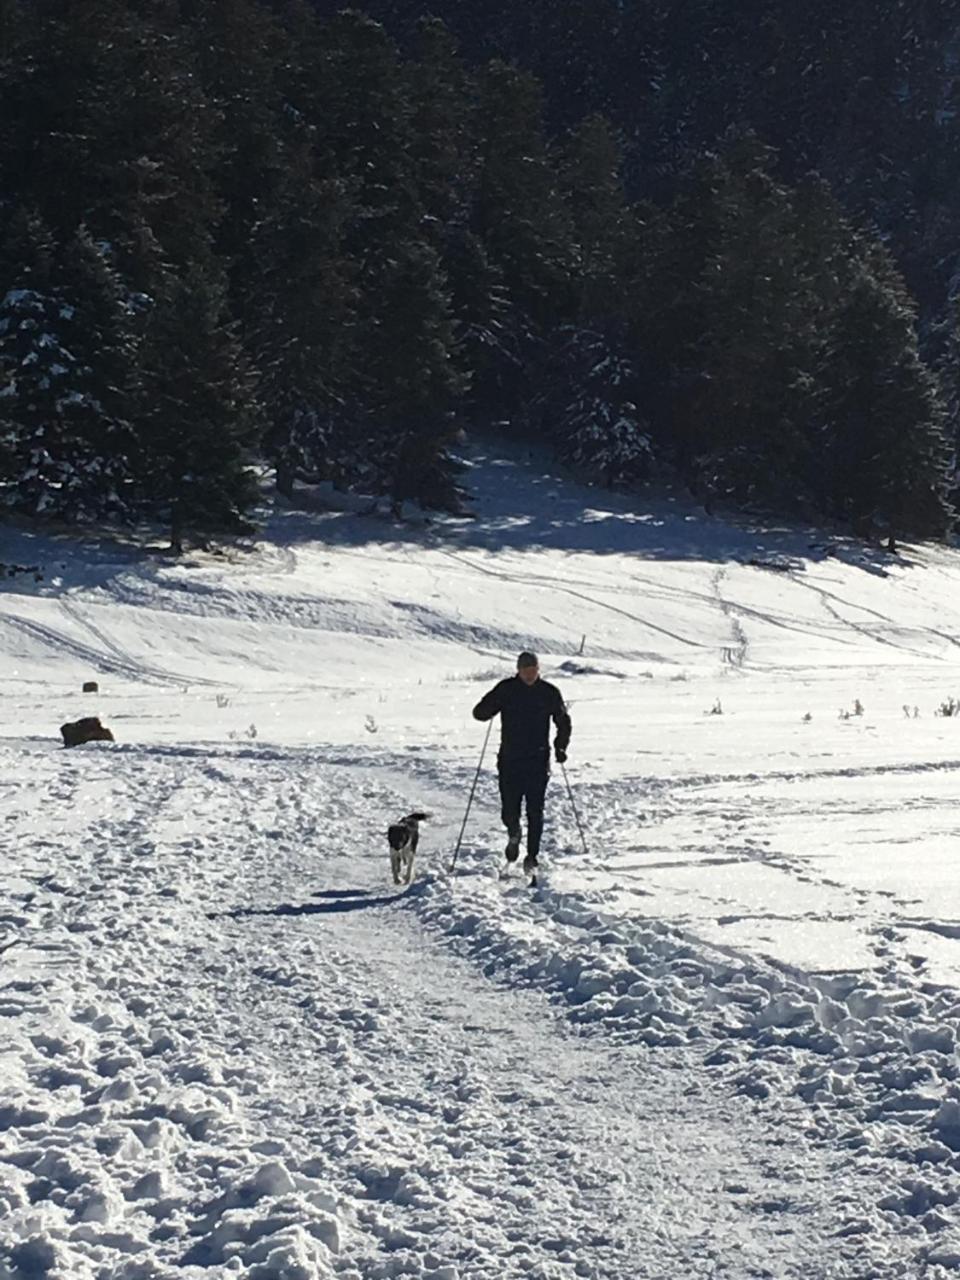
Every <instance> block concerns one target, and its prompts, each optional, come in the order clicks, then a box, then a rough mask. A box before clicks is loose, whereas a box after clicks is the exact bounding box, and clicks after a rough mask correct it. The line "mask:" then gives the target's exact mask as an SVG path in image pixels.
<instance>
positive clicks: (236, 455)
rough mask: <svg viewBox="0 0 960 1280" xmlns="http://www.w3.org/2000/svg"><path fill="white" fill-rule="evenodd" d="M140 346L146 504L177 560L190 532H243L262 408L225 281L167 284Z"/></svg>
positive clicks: (205, 278) (178, 279) (193, 276)
mask: <svg viewBox="0 0 960 1280" xmlns="http://www.w3.org/2000/svg"><path fill="white" fill-rule="evenodd" d="M144 346H145V350H144V357H143V393H144V394H143V411H142V421H143V429H144V443H145V462H146V471H147V476H148V483H147V485H146V486H145V495H144V496H145V499H146V500H147V502H148V504H149V506H150V507H151V508H152V509H153V510H156V511H158V512H159V513H160V514H163V515H165V516H166V518H167V520H168V521H169V526H170V545H171V549H172V550H173V551H175V552H177V553H179V552H181V551H182V550H183V545H184V539H185V537H186V535H187V534H188V533H190V532H193V533H196V532H200V533H203V532H208V531H212V530H227V531H231V530H232V531H238V530H242V529H245V528H248V527H249V526H248V524H247V522H246V519H245V513H246V511H247V510H248V509H249V507H250V506H251V504H252V503H253V501H254V499H255V497H256V486H255V483H254V477H253V475H252V472H251V469H250V466H249V454H248V449H249V447H250V446H251V445H252V444H253V443H254V442H255V440H256V435H257V431H258V427H259V423H258V421H257V415H258V409H259V406H258V404H257V401H256V398H255V385H254V379H253V377H252V375H251V373H250V371H249V369H248V368H247V366H246V362H245V360H244V357H243V354H242V351H241V348H240V344H239V342H238V340H237V337H236V333H235V331H234V328H233V327H232V326H231V325H230V323H229V322H228V319H227V316H226V311H225V285H224V282H223V279H222V277H218V276H216V275H214V274H212V273H210V272H209V271H204V269H203V268H202V267H201V266H199V265H198V266H196V267H194V268H193V269H192V270H189V271H188V272H187V273H186V274H185V275H183V276H170V277H168V279H167V281H166V283H165V287H164V288H163V290H162V291H161V293H160V294H159V297H158V299H157V301H156V303H155V306H154V310H153V313H152V314H151V316H150V322H149V326H148V329H147V333H146V337H145V343H144Z"/></svg>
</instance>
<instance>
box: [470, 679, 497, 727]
mask: <svg viewBox="0 0 960 1280" xmlns="http://www.w3.org/2000/svg"><path fill="white" fill-rule="evenodd" d="M503 685H504V682H503V681H502V680H501V681H500V683H499V684H495V685H494V686H493V688H492V689H491V690H490V692H489V693H485V694H484V695H483V697H482V698H481V699H480V701H479V702H478V703H477V705H476V706H475V707H474V708H473V718H474V720H492V719H493V717H494V716H495V715H496V714H497V712H498V711H502V710H503Z"/></svg>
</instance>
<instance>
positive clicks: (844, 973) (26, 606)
mask: <svg viewBox="0 0 960 1280" xmlns="http://www.w3.org/2000/svg"><path fill="white" fill-rule="evenodd" d="M470 464H471V465H470V470H469V472H468V477H467V483H468V485H469V488H470V490H471V493H472V495H473V505H474V508H475V512H476V514H475V517H474V518H470V519H441V520H437V521H434V522H431V523H429V524H423V523H415V522H411V523H407V524H397V523H393V522H391V521H388V520H384V519H382V518H378V517H374V516H369V515H364V514H362V513H358V512H342V511H327V512H324V511H322V510H321V509H320V508H321V507H322V502H323V495H322V494H317V495H310V496H309V497H310V501H309V503H307V502H306V500H305V502H304V509H302V510H295V509H288V510H284V511H280V512H278V513H276V514H274V515H273V516H272V517H271V519H270V522H269V524H268V526H267V528H266V529H265V530H264V533H263V535H262V537H261V538H260V539H259V540H258V541H257V542H256V543H255V544H254V545H252V546H251V547H249V548H247V549H238V550H236V551H232V552H231V553H230V554H229V555H223V556H217V555H213V554H195V555H192V556H188V557H187V558H186V560H185V561H183V562H181V563H173V562H169V561H166V560H164V559H163V558H162V557H145V556H143V555H142V554H141V553H140V552H138V551H137V550H136V549H135V548H126V547H124V546H121V545H118V544H107V543H99V542H98V543H93V542H87V543H82V542H73V541H68V540H54V539H49V538H46V539H45V538H41V537H38V536H33V535H28V534H26V533H22V532H13V531H10V530H4V531H3V534H2V535H0V536H2V541H0V560H3V561H5V562H7V563H15V564H20V565H38V566H39V567H40V569H41V570H42V578H41V579H40V580H39V581H34V577H33V575H29V574H22V575H18V576H17V577H15V578H12V579H9V580H7V581H5V582H3V583H0V670H2V671H3V675H4V681H3V694H4V699H3V705H4V709H5V714H4V716H3V726H2V736H0V832H2V836H0V839H2V841H3V844H2V863H0V893H2V901H0V1031H2V1034H0V1280H14V1278H16V1280H21V1277H24V1278H25V1277H33V1276H51V1277H64V1278H66V1277H70V1278H71V1280H73V1278H75V1277H76V1278H80V1280H87V1278H88V1277H89V1278H90V1280H93V1278H94V1277H96V1280H140V1278H143V1280H147V1278H150V1280H170V1278H172V1277H190V1278H191V1280H193V1278H195V1277H200V1276H204V1277H210V1276H212V1275H223V1276H238V1277H245V1278H249V1280H313V1278H314V1277H327V1276H330V1277H332V1276H336V1277H344V1278H351V1280H381V1278H383V1280H386V1278H387V1277H400V1276H411V1277H420V1278H422V1280H468V1278H469V1280H481V1278H482V1280H487V1278H489V1280H493V1278H494V1277H496V1278H501V1277H514V1276H516V1277H520V1276H524V1277H534V1278H540V1280H560V1278H561V1277H594V1278H595V1280H601V1278H603V1280H607V1278H609V1280H634V1278H635V1277H649V1278H651V1280H687V1277H719V1276H724V1277H731V1278H736V1280H739V1278H740V1277H744V1278H745V1277H760V1276H767V1277H773V1276H776V1277H797V1278H798V1280H799V1277H808V1278H809V1277H814V1278H818V1277H843V1278H853V1277H857V1278H863V1280H866V1277H878V1278H881V1277H894V1276H897V1277H917V1276H925V1277H941V1276H944V1277H945V1276H947V1275H951V1274H954V1273H955V1272H956V1271H957V1270H960V1206H958V1205H957V1201H958V1198H960V1154H958V1153H960V1080H958V1065H960V1064H958V1057H957V1035H958V1032H960V876H958V874H957V869H956V853H955V850H956V845H957V835H958V830H960V819H958V817H957V813H958V812H960V780H958V768H960V718H954V717H945V716H940V715H937V714H935V712H936V711H937V709H938V708H940V706H941V704H943V703H945V702H947V701H948V700H949V699H950V698H951V697H960V673H958V670H957V667H958V659H960V553H957V552H954V551H950V550H946V549H938V548H929V547H924V548H906V549H905V550H904V551H903V553H902V554H901V555H900V556H887V555H885V554H881V553H870V552H867V551H864V550H863V549H862V548H858V547H857V546H855V545H853V544H846V543H843V542H842V541H832V542H831V541H827V540H826V539H824V538H823V536H822V535H817V534H814V533H810V534H808V533H806V532H805V531H802V530H783V531H770V530H754V529H751V528H749V527H747V526H746V525H744V526H742V527H734V526H732V525H730V524H726V523H723V522H722V521H719V520H715V519H711V518H709V517H706V516H705V515H704V514H703V513H702V511H701V510H700V509H697V508H694V507H691V506H689V505H685V504H684V503H683V502H682V501H681V500H674V501H671V500H668V499H666V498H665V499H663V500H661V501H659V502H657V503H654V504H653V505H652V506H651V505H650V504H648V503H646V502H644V501H643V500H642V499H632V498H628V497H624V496H618V495H610V494H607V493H605V492H604V491H602V490H586V489H580V488H577V487H576V486H574V485H572V484H570V483H569V482H566V481H563V480H561V479H559V478H557V477H554V476H551V475H550V474H549V470H548V469H547V468H545V467H544V465H543V463H542V461H541V460H540V459H537V458H531V457H529V456H527V455H526V454H523V453H521V452H519V451H517V450H516V449H510V448H506V447H502V448H496V449H494V448H491V449H488V450H481V449H478V450H477V451H476V452H475V453H474V454H473V455H472V456H471V459H470ZM523 648H533V649H535V650H537V651H538V652H539V653H540V655H541V664H542V668H543V672H544V675H545V676H546V677H547V678H548V679H551V680H554V681H555V682H556V683H557V684H558V685H559V686H560V688H561V690H562V691H563V693H564V695H565V697H566V698H567V701H568V704H569V705H570V707H571V712H572V716H573V722H574V734H573V741H572V746H571V752H570V760H569V763H568V766H567V772H568V776H569V779H570V782H571V784H572V786H573V789H574V797H575V800H576V803H577V807H578V809H579V812H580V816H581V818H582V819H583V822H584V826H585V828H586V836H587V844H588V848H587V850H586V851H584V849H583V847H582V845H581V842H580V837H579V834H578V829H577V825H576V822H575V819H574V813H573V810H572V808H571V805H570V800H569V797H568V796H567V793H566V790H565V787H564V782H563V778H562V776H560V775H559V774H558V775H557V776H555V777H554V779H553V781H552V783H551V790H550V792H549V795H548V812H547V830H546V837H545V855H544V857H543V859H542V861H543V863H544V873H543V875H542V876H541V882H540V887H539V888H538V889H536V890H534V891H530V890H528V889H526V888H525V887H523V886H522V883H521V881H520V880H519V879H514V880H510V879H508V880H505V881H501V880H499V879H498V877H497V870H498V867H499V863H500V860H501V856H502V846H503V832H502V828H501V827H500V823H499V814H498V805H497V797H496V784H495V776H494V773H493V763H494V761H493V753H494V748H493V745H491V747H490V748H489V750H488V755H487V758H486V760H485V762H484V769H483V772H482V775H481V782H480V786H479V788H478V793H477V800H476V803H475V807H474V810H473V812H472V813H471V816H470V820H469V822H468V825H467V830H466V836H465V841H464V846H463V848H462V849H461V852H460V857H459V862H458V865H457V868H456V873H455V874H453V875H450V874H448V872H447V867H448V864H449V859H450V856H451V854H452V851H453V848H454V845H455V843H456V838H457V834H458V831H459V828H460V823H461V820H462V818H463V813H464V807H465V804H466V797H467V793H468V791H469V788H470V784H471V781H472V779H473V775H474V772H475V770H476V766H477V762H478V757H479V754H480V749H481V745H482V743H483V732H484V730H483V726H481V725H478V724H477V723H476V722H475V721H474V720H473V719H472V717H471V714H470V712H471V708H472V706H473V705H474V703H475V702H476V701H477V700H478V698H479V697H480V695H481V693H482V692H483V691H484V690H485V689H486V688H488V687H489V686H490V685H491V684H493V683H494V681H495V680H497V679H499V678H501V677H502V676H504V675H508V674H510V673H511V671H512V667H513V662H514V660H515V657H516V654H517V652H518V651H519V650H520V649H523ZM89 679H95V680H97V681H98V682H99V685H100V691H99V693H98V694H96V695H93V694H83V693H81V691H80V690H81V684H82V682H83V681H84V680H89ZM89 714H98V715H100V716H101V718H102V719H103V721H104V723H105V724H107V725H109V726H110V727H111V728H112V730H113V731H114V734H115V736H116V739H117V741H116V744H114V745H111V744H102V743H100V744H90V745H87V746H85V747H83V748H79V749H76V750H74V751H64V750H62V749H61V748H60V745H59V734H58V727H59V725H60V724H61V723H62V722H63V721H65V720H68V719H75V718H77V717H79V716H82V715H89ZM495 732H496V731H495ZM414 808H423V809H427V810H429V811H430V812H431V813H432V814H433V818H432V819H431V821H430V822H428V823H426V824H425V825H424V830H423V837H422V840H423V843H422V846H421V856H420V859H419V865H418V875H417V878H416V881H415V883H414V884H413V886H412V887H411V888H410V889H409V890H406V891H396V890H395V889H394V886H393V885H392V883H391V882H390V877H389V866H388V859H387V854H386V842H385V838H384V832H385V828H386V825H387V823H388V822H390V821H391V820H393V819H394V818H396V817H399V816H402V815H403V814H404V813H406V812H408V811H409V810H411V809H414Z"/></svg>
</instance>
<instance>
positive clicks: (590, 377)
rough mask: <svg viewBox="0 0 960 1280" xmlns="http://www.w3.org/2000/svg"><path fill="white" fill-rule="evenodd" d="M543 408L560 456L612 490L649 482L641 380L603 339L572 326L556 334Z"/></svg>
mask: <svg viewBox="0 0 960 1280" xmlns="http://www.w3.org/2000/svg"><path fill="white" fill-rule="evenodd" d="M547 385H548V387H549V388H550V393H549V396H548V398H547V400H546V403H545V406H544V410H545V412H544V417H545V420H546V422H547V428H548V431H549V433H550V434H551V435H552V437H553V440H554V444H555V448H556V450H557V454H558V456H559V457H560V459H561V460H562V461H563V462H565V463H566V464H567V465H568V466H571V467H574V468H575V469H576V470H578V471H581V472H583V473H584V474H586V475H587V476H589V477H591V478H593V479H597V480H600V481H602V483H603V484H605V485H606V486H607V487H608V488H612V487H613V486H614V485H632V484H636V483H638V482H640V481H642V480H646V479H648V478H649V476H650V474H651V472H652V470H653V467H654V453H653V445H652V442H651V439H650V435H649V431H648V430H647V428H646V425H645V424H644V422H643V420H642V418H641V416H640V412H639V410H638V409H637V403H636V401H637V377H636V373H635V371H634V369H633V368H632V366H631V365H630V362H629V361H628V360H627V359H626V358H625V357H624V356H623V354H622V352H620V351H618V350H617V349H616V348H615V347H612V346H611V344H610V343H609V342H608V341H607V339H606V338H605V337H604V335H602V334H600V333H595V332H591V331H590V330H587V329H582V328H573V327H568V328H566V329H562V330H560V331H559V332H558V333H557V335H556V336H555V340H554V350H553V354H552V359H551V362H550V376H549V378H548V380H547Z"/></svg>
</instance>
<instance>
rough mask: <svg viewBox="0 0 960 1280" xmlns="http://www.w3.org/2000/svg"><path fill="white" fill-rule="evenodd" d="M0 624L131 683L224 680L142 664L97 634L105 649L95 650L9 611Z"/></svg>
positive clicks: (0, 613) (0, 616)
mask: <svg viewBox="0 0 960 1280" xmlns="http://www.w3.org/2000/svg"><path fill="white" fill-rule="evenodd" d="M78 620H79V619H78ZM0 624H5V625H6V626H7V627H9V628H10V629H11V630H16V631H20V632H22V633H23V634H24V635H27V636H30V637H31V638H32V639H34V640H39V641H41V642H42V643H43V644H45V645H47V646H48V647H49V648H52V649H55V650H58V651H59V652H61V653H66V654H69V655H70V656H71V657H73V658H77V659H79V660H80V661H81V662H85V663H88V664H90V665H91V666H92V667H93V668H95V669H96V670H98V671H110V672H113V673H115V674H116V675H121V676H126V677H127V678H128V679H130V680H136V681H140V682H142V683H146V684H156V685H162V686H164V687H170V686H176V687H178V688H182V687H183V686H184V685H185V684H197V685H206V686H216V687H218V688H222V687H223V684H222V682H221V681H218V680H210V679H208V678H207V677H205V676H178V675H174V674H173V673H171V672H169V671H164V670H162V669H161V668H158V667H151V666H149V665H147V664H145V663H141V662H139V661H138V660H136V659H133V658H131V657H129V656H128V655H123V654H122V651H119V650H116V649H114V648H113V647H112V646H111V645H110V643H109V641H106V640H105V639H104V638H103V637H101V636H100V635H99V633H95V634H97V638H98V639H99V640H100V642H101V644H102V645H103V647H102V648H100V649H94V648H91V646H90V645H86V644H84V643H83V642H82V641H80V640H74V639H72V638H71V637H69V636H67V635H65V634H64V633H63V632H62V631H58V630H56V629H55V628H54V627H49V626H46V625H45V624H44V623H42V622H36V621H34V620H32V619H29V618H23V617H20V616H19V615H18V614H15V613H10V612H9V611H7V610H6V609H4V610H0ZM83 625H84V626H86V627H87V629H88V630H91V631H94V628H92V627H91V625H90V624H89V623H87V622H85V621H84V622H83Z"/></svg>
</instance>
